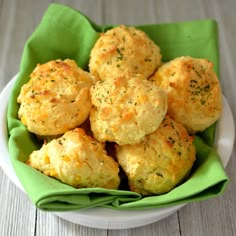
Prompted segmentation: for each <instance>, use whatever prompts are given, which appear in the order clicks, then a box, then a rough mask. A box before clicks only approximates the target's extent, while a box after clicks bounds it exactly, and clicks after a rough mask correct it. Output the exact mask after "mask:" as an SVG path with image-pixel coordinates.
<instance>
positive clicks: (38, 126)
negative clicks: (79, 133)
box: [17, 59, 92, 136]
mask: <svg viewBox="0 0 236 236" xmlns="http://www.w3.org/2000/svg"><path fill="white" fill-rule="evenodd" d="M91 85H92V79H91V77H90V74H89V73H88V72H86V71H84V70H82V69H81V68H79V67H78V66H77V64H76V62H75V61H73V60H69V59H66V60H64V61H61V60H55V61H49V62H47V63H45V64H42V65H40V64H38V65H37V67H36V68H35V69H34V71H33V72H32V73H31V75H30V80H29V82H28V83H26V84H25V85H23V86H22V88H21V91H20V94H19V96H18V98H17V101H18V102H19V103H20V109H19V112H18V114H19V118H20V119H21V121H22V123H23V124H25V125H26V126H27V128H28V130H29V131H31V132H33V133H35V134H37V135H40V136H48V135H49V136H50V135H58V134H63V133H64V132H66V131H67V130H69V129H72V128H75V127H77V126H78V125H80V124H81V123H83V122H84V121H85V120H86V119H87V117H88V115H89V112H90V109H91V99H90V94H89V89H90V86H91Z"/></svg>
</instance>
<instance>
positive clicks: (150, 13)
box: [0, 0, 236, 236]
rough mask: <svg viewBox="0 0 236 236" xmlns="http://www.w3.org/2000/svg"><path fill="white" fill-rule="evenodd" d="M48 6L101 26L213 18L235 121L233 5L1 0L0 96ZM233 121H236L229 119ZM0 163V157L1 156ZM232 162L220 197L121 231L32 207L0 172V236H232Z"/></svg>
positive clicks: (235, 231) (235, 182)
mask: <svg viewBox="0 0 236 236" xmlns="http://www.w3.org/2000/svg"><path fill="white" fill-rule="evenodd" d="M51 2H58V3H63V4H65V5H68V6H71V7H74V8H76V9H78V10H80V11H82V12H83V13H85V14H86V15H87V16H88V17H89V18H90V19H92V20H93V21H95V22H97V23H99V24H104V23H109V24H117V23H118V24H120V23H124V24H131V25H138V24H149V23H161V22H173V21H188V20H195V19H206V18H214V19H216V20H217V22H218V24H219V44H220V62H221V68H220V69H221V82H222V89H223V93H224V95H225V97H226V98H227V100H228V103H229V104H230V107H231V109H232V112H233V115H234V117H236V93H235V88H236V78H235V75H236V45H235V38H236V15H235V12H236V1H235V0H224V1H221V0H205V1H204V0H176V1H174V0H156V1H155V0H145V1H143V0H97V1H96V0H61V1H50V0H40V1H36V0H18V1H17V0H0V91H2V89H3V88H4V86H5V85H6V84H7V83H8V81H9V80H10V79H11V78H12V77H13V76H14V75H15V74H16V73H17V72H18V70H19V63H20V59H21V54H22V49H23V45H24V43H25V41H26V40H27V39H28V37H29V36H30V35H31V33H32V32H33V31H34V29H35V27H37V25H38V23H39V21H40V19H41V17H42V16H43V14H44V12H45V10H46V9H47V7H48V5H49V4H50V3H51ZM234 121H235V119H234ZM0 158H1V153H0ZM235 169H236V159H235V152H234V151H233V153H232V156H231V159H230V161H229V164H228V166H227V167H226V172H227V174H228V176H229V178H230V182H229V184H228V186H227V189H226V191H225V193H224V194H223V195H221V196H220V197H217V198H214V199H211V200H206V201H201V202H197V203H192V204H188V205H186V206H185V207H183V208H181V209H180V210H179V211H178V212H176V213H175V214H173V215H171V216H169V217H167V218H165V219H163V220H161V221H159V222H156V223H153V224H150V225H146V226H143V227H139V228H133V229H123V230H106V229H94V228H88V227H85V226H81V225H77V224H73V223H71V222H68V221H65V220H63V219H61V218H59V217H57V216H55V215H54V214H52V213H47V212H43V211H41V210H38V209H36V208H35V206H34V205H33V204H32V203H31V201H30V200H29V199H28V197H27V196H26V194H25V193H23V192H22V191H21V190H19V189H18V188H17V187H16V186H15V185H14V184H13V183H12V182H11V181H10V180H9V179H8V177H7V176H6V175H5V173H4V171H3V170H2V169H1V168H0V236H9V235H12V236H20V235H21V236H33V235H35V236H54V235H55V236H56V235H57V236H58V235H60V236H61V235H90V236H92V235H101V236H103V235H109V236H118V235H135V236H143V235H147V236H151V235H177V236H178V235H183V236H184V235H186V236H188V235H191V236H205V235H214V236H234V235H236V171H235Z"/></svg>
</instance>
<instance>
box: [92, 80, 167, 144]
mask: <svg viewBox="0 0 236 236" xmlns="http://www.w3.org/2000/svg"><path fill="white" fill-rule="evenodd" d="M90 92H91V99H92V104H93V107H92V109H91V113H90V123H91V130H92V132H93V134H94V136H95V138H96V139H97V140H99V141H101V142H105V141H111V142H116V143H118V144H120V145H124V144H135V143H139V142H140V141H142V140H143V138H144V136H145V135H146V134H149V133H152V132H153V131H154V130H155V129H156V128H157V127H158V126H159V125H160V123H161V122H162V120H163V118H164V117H165V114H166V111H167V96H166V93H165V92H164V91H163V90H162V89H160V88H159V87H158V86H155V85H153V83H152V82H150V81H148V80H144V79H140V77H139V78H135V77H133V78H129V79H126V77H119V78H115V79H110V80H106V81H98V82H97V83H95V84H94V85H93V86H92V87H91V89H90Z"/></svg>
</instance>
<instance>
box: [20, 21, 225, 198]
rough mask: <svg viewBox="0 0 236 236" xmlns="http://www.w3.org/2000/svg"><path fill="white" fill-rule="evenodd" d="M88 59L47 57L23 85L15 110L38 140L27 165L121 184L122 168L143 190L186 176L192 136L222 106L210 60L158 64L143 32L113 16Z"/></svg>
mask: <svg viewBox="0 0 236 236" xmlns="http://www.w3.org/2000/svg"><path fill="white" fill-rule="evenodd" d="M88 68H89V70H88V71H85V70H83V69H81V68H79V67H78V66H77V64H76V62H75V61H73V60H71V59H65V60H61V59H57V60H54V61H49V62H46V63H45V64H38V65H37V66H36V68H35V69H34V71H33V72H32V73H31V75H30V80H29V82H28V83H27V84H25V85H23V86H22V88H21V92H20V94H19V96H18V103H19V104H20V108H19V112H18V114H19V118H20V120H21V121H22V123H23V124H24V125H25V126H26V127H27V129H28V130H29V131H30V132H32V133H34V134H35V135H36V136H37V137H38V138H39V139H42V140H44V143H43V145H42V147H41V149H40V150H36V151H33V152H32V154H31V155H30V157H29V160H28V161H27V164H28V165H30V166H32V167H33V168H35V169H37V170H39V171H41V172H42V173H44V174H46V175H48V176H50V177H54V178H56V179H58V180H60V181H61V182H63V183H65V184H68V185H71V186H73V187H75V188H93V187H100V188H107V189H121V186H122V181H123V177H122V178H121V176H125V178H126V180H127V182H128V188H129V190H131V191H134V192H137V193H140V194H142V195H143V196H147V195H159V194H164V193H167V192H169V191H170V190H172V189H173V188H174V187H176V186H177V185H179V184H181V183H182V182H183V181H185V180H186V178H188V177H189V175H190V173H191V169H192V167H193V164H194V162H195V159H196V150H195V147H194V144H193V139H194V135H195V134H196V133H198V132H201V131H204V130H205V129H207V128H208V127H209V126H211V125H212V124H213V123H215V122H216V121H217V120H218V119H219V118H220V115H221V112H222V94H221V88H220V84H219V81H218V78H217V76H216V74H215V72H214V70H213V63H212V62H210V61H208V60H206V59H202V58H193V57H190V56H183V57H178V58H175V59H173V60H171V61H169V62H166V63H163V62H162V55H161V50H160V47H159V46H158V45H157V44H156V43H155V42H154V41H152V39H151V38H149V36H148V35H147V34H146V33H144V32H143V31H141V30H140V29H137V28H135V27H128V26H125V25H120V26H117V27H114V28H112V29H110V30H108V31H106V32H105V33H101V35H100V37H99V39H98V40H97V42H96V43H95V45H94V47H93V49H92V51H91V53H90V60H89V65H88ZM109 144H111V145H109ZM108 146H109V147H112V148H113V151H112V152H110V151H109V152H108V150H107V147H108ZM121 173H123V174H124V175H121Z"/></svg>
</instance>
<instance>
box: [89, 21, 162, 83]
mask: <svg viewBox="0 0 236 236" xmlns="http://www.w3.org/2000/svg"><path fill="white" fill-rule="evenodd" d="M161 57H162V56H161V54H160V48H159V47H158V46H157V45H156V44H155V43H154V42H153V41H152V40H151V39H150V38H149V37H148V36H147V35H146V34H145V33H144V32H143V31H141V30H139V29H137V28H134V27H127V26H124V25H121V26H118V27H115V28H113V29H111V30H108V31H107V32H105V33H102V34H101V36H100V38H99V39H98V41H97V42H96V44H95V45H94V48H93V49H92V51H91V55H90V62H89V68H90V72H91V73H92V74H94V75H95V76H96V77H97V78H99V79H101V80H106V79H109V78H112V77H117V76H120V75H122V74H126V73H132V74H142V75H143V76H144V77H145V78H148V77H149V76H150V75H151V74H152V73H153V72H154V71H155V70H156V68H157V67H158V66H159V65H160V62H161Z"/></svg>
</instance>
